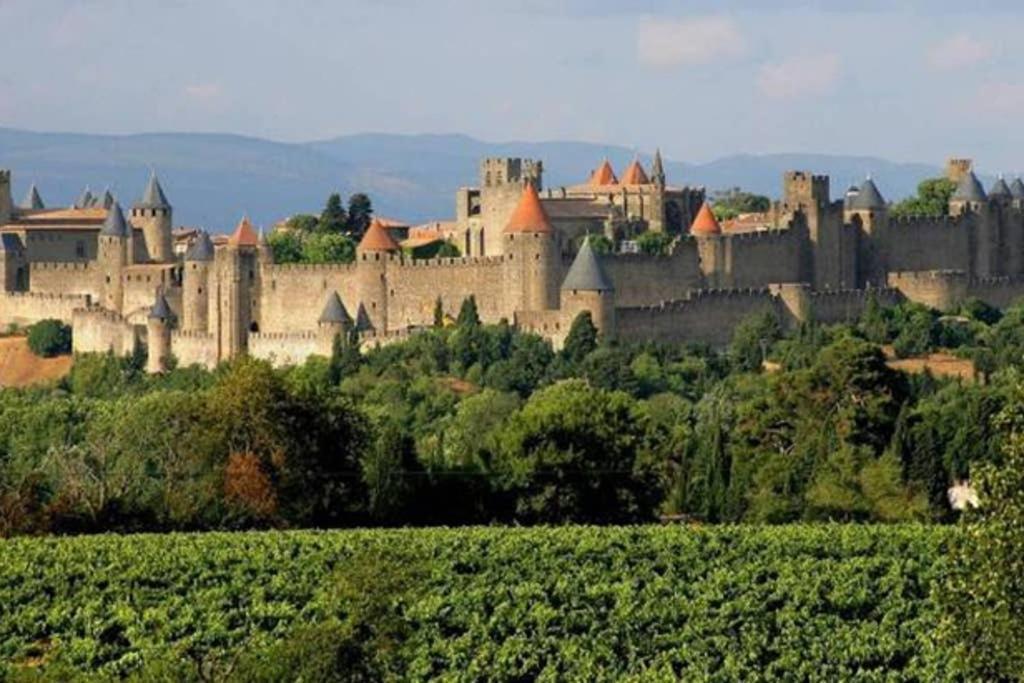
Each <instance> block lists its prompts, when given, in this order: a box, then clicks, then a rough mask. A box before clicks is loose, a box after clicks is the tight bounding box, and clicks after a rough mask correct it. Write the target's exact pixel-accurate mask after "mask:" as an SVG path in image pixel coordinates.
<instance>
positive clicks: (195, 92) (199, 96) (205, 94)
mask: <svg viewBox="0 0 1024 683" xmlns="http://www.w3.org/2000/svg"><path fill="white" fill-rule="evenodd" d="M184 92H185V95H186V96H187V97H189V98H191V99H193V100H199V101H202V102H209V101H210V100H216V99H218V98H219V97H220V96H221V95H222V94H223V92H224V91H223V90H222V89H221V87H220V85H218V84H217V83H193V84H192V85H186V86H185V88H184Z"/></svg>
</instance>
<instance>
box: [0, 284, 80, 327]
mask: <svg viewBox="0 0 1024 683" xmlns="http://www.w3.org/2000/svg"><path fill="white" fill-rule="evenodd" d="M91 301H92V299H91V298H90V296H89V295H88V294H44V293H36V292H0V328H6V327H7V326H9V325H19V326H25V325H31V324H32V323H35V322H38V321H40V320H44V319H46V318H54V319H56V320H63V321H64V322H65V323H71V322H72V312H73V311H74V310H75V309H76V308H81V307H83V306H88V305H89V303H90V302H91Z"/></svg>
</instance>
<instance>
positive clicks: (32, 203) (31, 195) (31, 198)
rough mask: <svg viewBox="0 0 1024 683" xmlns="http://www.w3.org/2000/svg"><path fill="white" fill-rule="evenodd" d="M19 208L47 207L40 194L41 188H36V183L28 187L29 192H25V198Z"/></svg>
mask: <svg viewBox="0 0 1024 683" xmlns="http://www.w3.org/2000/svg"><path fill="white" fill-rule="evenodd" d="M19 208H21V209H28V210H34V209H45V208H46V207H45V206H43V198H42V197H40V196H39V190H37V189H36V184H35V183H32V186H31V187H29V188H28V193H26V194H25V199H23V200H22V201H21V204H20V206H19Z"/></svg>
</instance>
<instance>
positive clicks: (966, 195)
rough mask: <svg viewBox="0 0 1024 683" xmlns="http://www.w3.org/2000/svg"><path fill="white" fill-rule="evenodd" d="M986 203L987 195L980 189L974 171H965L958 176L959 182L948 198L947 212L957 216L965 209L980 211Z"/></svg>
mask: <svg viewBox="0 0 1024 683" xmlns="http://www.w3.org/2000/svg"><path fill="white" fill-rule="evenodd" d="M987 205H988V197H987V196H985V190H983V189H982V187H981V183H980V182H979V181H978V176H976V175H974V171H967V173H965V174H964V175H963V176H961V178H960V182H959V183H958V184H957V186H956V190H955V191H954V192H953V196H952V197H950V199H949V213H950V214H951V215H953V216H959V215H960V214H962V213H965V212H966V211H974V212H977V211H980V210H981V209H983V208H984V207H986V206H987Z"/></svg>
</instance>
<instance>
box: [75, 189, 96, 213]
mask: <svg viewBox="0 0 1024 683" xmlns="http://www.w3.org/2000/svg"><path fill="white" fill-rule="evenodd" d="M90 206H92V190H90V189H89V186H88V185H86V186H85V189H84V190H82V194H80V195H78V199H76V200H75V203H74V204H73V205H72V208H75V209H88V208H89V207H90Z"/></svg>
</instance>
